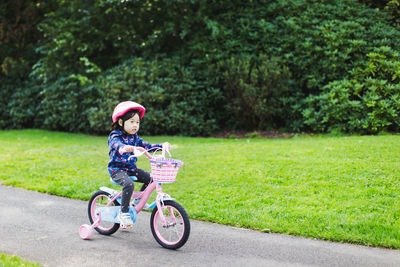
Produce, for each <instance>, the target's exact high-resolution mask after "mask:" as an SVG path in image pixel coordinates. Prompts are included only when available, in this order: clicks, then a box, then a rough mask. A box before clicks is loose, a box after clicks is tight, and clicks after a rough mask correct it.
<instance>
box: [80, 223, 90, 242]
mask: <svg viewBox="0 0 400 267" xmlns="http://www.w3.org/2000/svg"><path fill="white" fill-rule="evenodd" d="M92 234H93V229H92V228H91V227H90V226H89V225H87V224H84V225H82V226H81V227H80V228H79V235H80V237H81V238H82V239H89V238H90V237H91V236H92Z"/></svg>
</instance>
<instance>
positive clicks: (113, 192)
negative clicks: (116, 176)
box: [100, 186, 118, 195]
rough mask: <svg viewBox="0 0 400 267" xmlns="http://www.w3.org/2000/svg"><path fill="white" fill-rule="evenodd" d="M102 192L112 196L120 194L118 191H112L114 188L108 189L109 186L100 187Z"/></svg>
mask: <svg viewBox="0 0 400 267" xmlns="http://www.w3.org/2000/svg"><path fill="white" fill-rule="evenodd" d="M100 190H102V191H104V192H107V193H110V194H111V195H116V194H118V191H117V190H115V189H112V188H109V187H107V186H102V187H100Z"/></svg>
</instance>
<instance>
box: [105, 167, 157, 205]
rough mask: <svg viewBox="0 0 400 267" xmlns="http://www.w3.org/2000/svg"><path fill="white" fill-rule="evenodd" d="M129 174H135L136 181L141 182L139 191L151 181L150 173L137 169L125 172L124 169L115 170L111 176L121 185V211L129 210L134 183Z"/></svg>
mask: <svg viewBox="0 0 400 267" xmlns="http://www.w3.org/2000/svg"><path fill="white" fill-rule="evenodd" d="M129 176H136V178H137V180H136V182H139V183H143V186H142V188H141V189H140V191H143V190H145V189H146V187H147V186H148V185H149V183H150V182H151V176H150V173H148V172H146V171H144V170H141V169H137V170H136V171H134V172H127V171H125V170H119V171H117V172H115V173H114V174H113V175H112V176H111V178H112V179H113V180H114V181H115V182H117V183H118V184H120V185H121V186H122V201H121V212H128V211H129V201H130V199H131V197H132V193H133V189H134V184H133V181H132V179H131V178H130V177H129Z"/></svg>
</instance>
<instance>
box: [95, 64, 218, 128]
mask: <svg viewBox="0 0 400 267" xmlns="http://www.w3.org/2000/svg"><path fill="white" fill-rule="evenodd" d="M96 86H97V90H98V92H99V94H100V97H99V99H98V100H99V101H97V102H96V104H94V106H93V107H92V108H91V109H90V112H89V121H90V126H91V129H92V131H101V132H105V131H108V129H109V126H110V124H111V114H112V111H113V109H114V107H115V106H116V105H117V104H118V102H120V101H124V100H133V101H136V102H139V103H141V104H143V105H144V106H145V107H146V109H147V114H146V116H145V117H144V123H143V124H142V128H141V132H142V133H143V134H182V135H209V134H211V133H212V132H214V131H215V130H216V129H217V127H218V126H217V124H216V120H215V119H214V114H213V110H214V107H215V105H216V103H217V102H218V101H219V99H220V98H221V94H220V92H219V91H218V90H216V89H214V88H210V87H207V86H205V82H204V81H203V83H202V81H201V80H199V79H197V78H196V75H195V72H194V71H193V69H191V68H190V67H182V66H181V65H180V64H179V62H177V59H176V58H172V59H168V58H160V59H156V60H148V61H146V60H144V59H142V58H132V59H129V60H127V61H125V62H123V63H122V64H121V65H119V66H116V67H114V68H112V69H111V70H109V71H107V73H106V74H105V75H104V77H103V78H101V79H100V80H99V81H98V83H97V84H96Z"/></svg>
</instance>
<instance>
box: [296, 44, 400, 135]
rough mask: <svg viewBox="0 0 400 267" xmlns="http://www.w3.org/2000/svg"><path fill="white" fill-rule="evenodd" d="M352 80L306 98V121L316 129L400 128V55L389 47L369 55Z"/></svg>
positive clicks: (345, 80) (383, 129)
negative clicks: (307, 106)
mask: <svg viewBox="0 0 400 267" xmlns="http://www.w3.org/2000/svg"><path fill="white" fill-rule="evenodd" d="M367 58H368V59H367V61H366V63H365V64H364V66H362V67H359V68H356V69H354V70H353V71H352V73H351V75H350V77H349V79H343V80H338V81H334V82H331V83H329V84H328V85H326V86H324V87H323V89H322V92H321V94H319V95H314V96H310V97H308V98H307V99H306V103H307V105H309V108H307V109H305V110H304V111H303V115H304V117H305V119H306V121H305V123H306V124H307V125H309V126H310V127H311V129H312V130H314V131H341V132H358V133H377V132H380V131H399V130H400V55H399V53H398V52H396V51H393V50H392V49H391V48H390V47H380V48H376V49H375V50H374V52H371V53H369V54H367Z"/></svg>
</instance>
